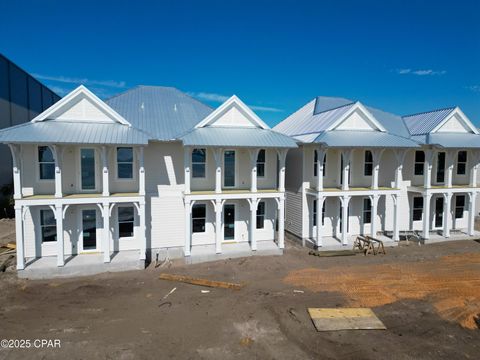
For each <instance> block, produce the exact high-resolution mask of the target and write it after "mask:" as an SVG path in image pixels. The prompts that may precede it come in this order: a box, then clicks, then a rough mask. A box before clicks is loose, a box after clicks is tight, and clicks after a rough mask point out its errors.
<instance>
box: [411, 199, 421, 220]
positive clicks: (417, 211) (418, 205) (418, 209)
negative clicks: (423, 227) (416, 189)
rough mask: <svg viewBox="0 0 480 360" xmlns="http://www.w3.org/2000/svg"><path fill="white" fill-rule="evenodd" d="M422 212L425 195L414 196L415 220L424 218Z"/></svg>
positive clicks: (413, 216) (413, 215) (413, 217)
mask: <svg viewBox="0 0 480 360" xmlns="http://www.w3.org/2000/svg"><path fill="white" fill-rule="evenodd" d="M422 213H423V197H421V196H417V197H414V198H413V211H412V220H413V221H419V220H422Z"/></svg>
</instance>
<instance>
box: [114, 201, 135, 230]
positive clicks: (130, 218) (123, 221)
mask: <svg viewBox="0 0 480 360" xmlns="http://www.w3.org/2000/svg"><path fill="white" fill-rule="evenodd" d="M134 222H135V209H134V208H133V206H119V207H118V236H119V237H121V238H122V237H133V227H134Z"/></svg>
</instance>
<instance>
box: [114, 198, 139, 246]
mask: <svg viewBox="0 0 480 360" xmlns="http://www.w3.org/2000/svg"><path fill="white" fill-rule="evenodd" d="M121 208H132V209H133V220H132V221H120V209H121ZM120 223H122V224H123V223H132V226H133V228H132V236H120ZM117 234H118V238H119V239H134V238H135V206H134V205H133V204H132V205H123V204H122V205H118V206H117Z"/></svg>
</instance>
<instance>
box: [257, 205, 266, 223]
mask: <svg viewBox="0 0 480 360" xmlns="http://www.w3.org/2000/svg"><path fill="white" fill-rule="evenodd" d="M263 228H265V201H260V202H259V203H258V206H257V229H263Z"/></svg>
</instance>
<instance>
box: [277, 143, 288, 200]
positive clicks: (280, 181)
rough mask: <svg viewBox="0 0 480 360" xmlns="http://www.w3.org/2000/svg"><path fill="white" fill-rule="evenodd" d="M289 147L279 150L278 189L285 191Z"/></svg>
mask: <svg viewBox="0 0 480 360" xmlns="http://www.w3.org/2000/svg"><path fill="white" fill-rule="evenodd" d="M287 151H288V150H287V149H281V150H278V151H277V153H278V159H279V169H278V171H279V174H278V191H280V192H285V160H286V158H287Z"/></svg>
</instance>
